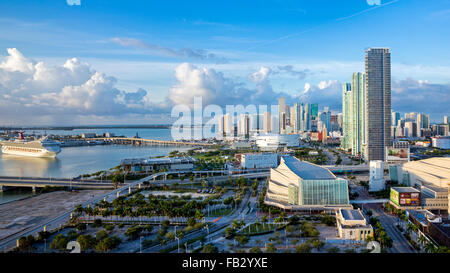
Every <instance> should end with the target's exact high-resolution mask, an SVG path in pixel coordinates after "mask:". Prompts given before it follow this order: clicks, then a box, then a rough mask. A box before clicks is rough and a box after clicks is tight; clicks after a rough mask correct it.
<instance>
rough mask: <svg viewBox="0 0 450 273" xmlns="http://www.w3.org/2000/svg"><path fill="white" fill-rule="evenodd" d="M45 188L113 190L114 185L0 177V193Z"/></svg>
mask: <svg viewBox="0 0 450 273" xmlns="http://www.w3.org/2000/svg"><path fill="white" fill-rule="evenodd" d="M45 186H51V187H69V188H73V189H96V190H104V189H107V190H108V189H113V188H114V184H113V183H111V181H106V180H92V179H90V180H80V179H72V178H43V177H19V176H0V192H2V191H3V190H4V187H31V188H32V189H33V191H35V190H36V188H43V187H45Z"/></svg>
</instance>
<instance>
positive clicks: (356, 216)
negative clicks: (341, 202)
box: [341, 209, 365, 220]
mask: <svg viewBox="0 0 450 273" xmlns="http://www.w3.org/2000/svg"><path fill="white" fill-rule="evenodd" d="M341 214H342V217H343V218H344V219H345V220H364V219H365V218H364V216H363V215H362V213H361V211H359V210H355V209H341Z"/></svg>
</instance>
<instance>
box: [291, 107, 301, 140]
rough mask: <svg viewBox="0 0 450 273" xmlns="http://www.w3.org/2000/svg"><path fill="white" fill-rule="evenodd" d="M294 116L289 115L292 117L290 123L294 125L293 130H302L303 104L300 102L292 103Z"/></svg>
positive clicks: (296, 131)
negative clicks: (292, 120)
mask: <svg viewBox="0 0 450 273" xmlns="http://www.w3.org/2000/svg"><path fill="white" fill-rule="evenodd" d="M293 116H294V118H293V117H292V115H291V119H292V118H293V119H294V124H293V125H292V126H293V127H294V132H295V133H298V132H301V131H303V128H302V125H303V105H302V104H300V103H294V113H293Z"/></svg>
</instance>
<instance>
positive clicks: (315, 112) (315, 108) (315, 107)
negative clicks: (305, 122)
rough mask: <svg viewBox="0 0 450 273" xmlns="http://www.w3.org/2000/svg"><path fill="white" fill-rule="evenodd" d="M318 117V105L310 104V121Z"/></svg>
mask: <svg viewBox="0 0 450 273" xmlns="http://www.w3.org/2000/svg"><path fill="white" fill-rule="evenodd" d="M318 115H319V104H317V103H312V104H311V119H316V118H317V117H318Z"/></svg>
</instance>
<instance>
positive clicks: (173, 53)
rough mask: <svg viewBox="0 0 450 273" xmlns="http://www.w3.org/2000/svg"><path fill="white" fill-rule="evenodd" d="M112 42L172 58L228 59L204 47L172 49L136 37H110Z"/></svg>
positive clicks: (218, 60)
mask: <svg viewBox="0 0 450 273" xmlns="http://www.w3.org/2000/svg"><path fill="white" fill-rule="evenodd" d="M110 41H111V42H113V43H116V44H119V45H121V46H124V47H133V48H138V49H143V50H146V51H148V52H150V53H151V54H154V55H159V56H165V57H170V58H191V59H197V60H203V61H214V62H216V63H225V62H226V60H225V58H223V57H219V56H217V55H216V54H214V53H210V52H208V51H207V50H203V49H191V48H183V49H172V48H168V47H163V46H161V45H156V44H150V43H146V42H143V41H141V40H138V39H134V38H119V37H114V38H111V39H110Z"/></svg>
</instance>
